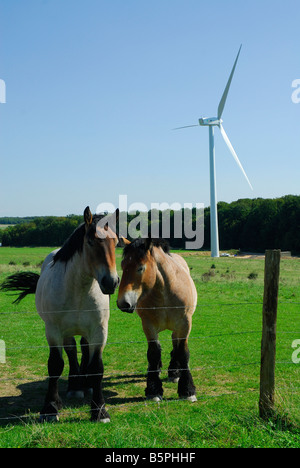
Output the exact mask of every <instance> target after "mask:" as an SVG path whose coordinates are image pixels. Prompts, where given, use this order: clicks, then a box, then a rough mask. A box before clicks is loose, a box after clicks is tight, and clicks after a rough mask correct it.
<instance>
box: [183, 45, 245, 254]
mask: <svg viewBox="0 0 300 468" xmlns="http://www.w3.org/2000/svg"><path fill="white" fill-rule="evenodd" d="M241 48H242V46H240V49H239V51H238V54H237V57H236V59H235V62H234V65H233V68H232V71H231V73H230V76H229V79H228V82H227V85H226V88H225V90H224V93H223V95H222V97H221V101H220V103H219V107H218V116H217V117H209V118H207V117H205V118H201V119H199V124H197V125H187V126H185V127H178V128H175V129H174V130H179V129H182V128H190V127H198V126H199V125H200V126H201V127H208V129H209V160H210V232H211V256H212V257H219V256H220V252H219V230H218V211H217V187H216V162H215V142H214V127H219V129H220V132H221V135H222V137H223V139H224V141H225V143H226V145H227V146H228V148H229V151H230V152H231V154H232V156H233V157H234V159H235V161H236V163H237V164H238V166H239V168H240V169H241V171H242V173H243V174H244V176H245V178H246V180H247V182H248V184H249V185H250V188H251V190H253V187H252V185H251V183H250V181H249V179H248V177H247V174H246V172H245V171H244V169H243V166H242V164H241V163H240V160H239V158H238V157H237V154H236V152H235V151H234V148H233V146H232V144H231V143H230V141H229V138H228V136H227V134H226V132H225V130H224V127H223V125H222V123H223V120H222V119H221V117H222V114H223V111H224V107H225V104H226V99H227V96H228V92H229V88H230V85H231V81H232V78H233V75H234V72H235V68H236V64H237V62H238V59H239V55H240V52H241Z"/></svg>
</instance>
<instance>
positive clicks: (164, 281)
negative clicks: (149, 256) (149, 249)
mask: <svg viewBox="0 0 300 468" xmlns="http://www.w3.org/2000/svg"><path fill="white" fill-rule="evenodd" d="M153 256H154V259H155V262H156V268H157V272H156V283H155V289H156V292H157V290H164V289H168V288H169V284H170V276H171V275H170V273H171V272H172V269H170V261H171V257H170V256H169V255H168V254H166V253H165V252H164V251H163V250H162V249H161V248H160V247H154V248H153Z"/></svg>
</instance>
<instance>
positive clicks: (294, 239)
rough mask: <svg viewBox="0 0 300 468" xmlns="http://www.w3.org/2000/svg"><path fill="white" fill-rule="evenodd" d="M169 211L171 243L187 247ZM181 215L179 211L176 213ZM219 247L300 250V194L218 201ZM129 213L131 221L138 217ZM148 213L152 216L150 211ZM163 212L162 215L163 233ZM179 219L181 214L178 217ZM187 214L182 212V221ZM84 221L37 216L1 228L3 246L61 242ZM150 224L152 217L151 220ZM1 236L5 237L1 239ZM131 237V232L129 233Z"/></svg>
mask: <svg viewBox="0 0 300 468" xmlns="http://www.w3.org/2000/svg"><path fill="white" fill-rule="evenodd" d="M169 215H170V244H171V246H172V247H174V248H184V247H185V244H186V241H190V240H191V239H187V238H186V237H185V235H184V231H185V230H184V228H182V232H183V237H181V238H177V237H176V236H175V233H174V219H175V217H176V213H174V212H173V211H171V212H170V213H169ZM177 215H178V213H177ZM218 215H219V234H220V248H221V249H222V250H228V249H239V248H240V249H243V250H252V251H264V250H266V249H275V248H280V249H282V250H291V251H293V252H300V196H294V195H287V196H285V197H282V198H277V199H262V198H257V199H253V200H251V199H242V200H238V201H236V202H233V203H225V202H220V203H219V204H218ZM136 216H137V215H136V214H129V215H128V218H127V219H128V225H130V223H131V221H132V220H133V219H134V218H135V217H136ZM146 216H148V218H149V220H150V212H149V214H148V215H147V214H146ZM162 219H163V214H162V213H160V216H159V226H160V234H161V233H162V230H161V226H162ZM177 219H178V218H177ZM183 220H184V217H183V216H182V222H183ZM82 221H83V219H82V217H81V216H76V215H70V216H68V217H43V218H34V219H31V220H30V222H24V221H23V222H22V223H20V224H17V225H15V226H12V227H9V228H7V229H5V230H4V231H0V241H2V245H3V246H20V247H21V246H60V245H62V244H63V242H64V241H65V240H66V239H67V237H68V236H69V235H70V234H71V233H72V232H73V231H74V229H75V228H76V227H77V226H78V225H79V224H80V223H81V222H82ZM149 224H150V221H149ZM192 224H193V226H194V230H195V227H196V212H195V210H193V211H192ZM1 237H2V239H1ZM129 237H130V236H129ZM203 249H206V250H209V249H210V209H209V208H206V209H205V210H204V245H203Z"/></svg>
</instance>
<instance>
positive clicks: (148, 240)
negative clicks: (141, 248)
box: [145, 237, 152, 250]
mask: <svg viewBox="0 0 300 468" xmlns="http://www.w3.org/2000/svg"><path fill="white" fill-rule="evenodd" d="M145 247H146V250H150V249H151V247H152V239H151V237H146V239H145Z"/></svg>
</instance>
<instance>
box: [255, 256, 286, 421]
mask: <svg viewBox="0 0 300 468" xmlns="http://www.w3.org/2000/svg"><path fill="white" fill-rule="evenodd" d="M280 257H281V251H280V250H267V251H266V258H265V286H264V288H265V289H264V302H263V331H262V341H261V367H260V398H259V415H260V417H261V418H263V419H268V418H270V417H272V416H273V415H274V403H275V357H276V324H277V306H278V289H279V274H280Z"/></svg>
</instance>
